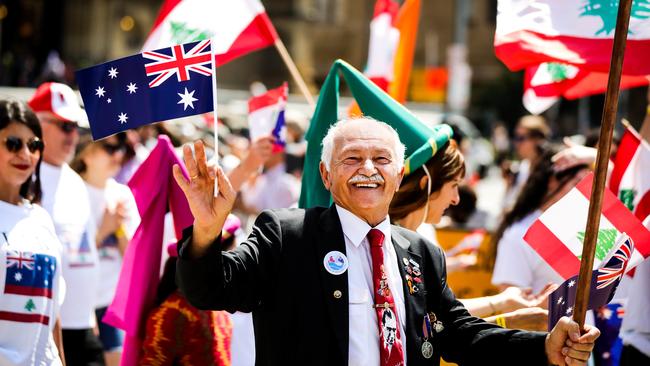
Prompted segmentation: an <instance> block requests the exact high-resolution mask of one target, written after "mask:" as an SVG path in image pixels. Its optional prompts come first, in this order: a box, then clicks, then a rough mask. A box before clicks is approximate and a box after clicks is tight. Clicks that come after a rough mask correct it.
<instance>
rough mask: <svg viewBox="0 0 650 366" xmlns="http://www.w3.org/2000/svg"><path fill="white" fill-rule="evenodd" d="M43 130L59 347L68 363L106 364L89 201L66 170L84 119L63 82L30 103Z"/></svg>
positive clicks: (43, 176)
mask: <svg viewBox="0 0 650 366" xmlns="http://www.w3.org/2000/svg"><path fill="white" fill-rule="evenodd" d="M29 105H30V107H32V109H33V110H34V112H36V116H37V117H38V119H39V122H40V124H41V128H42V129H43V141H44V142H45V150H44V151H43V163H42V164H41V182H42V189H43V200H42V204H43V208H45V210H46V211H47V212H48V213H49V214H50V216H51V217H52V221H53V222H54V228H55V230H56V234H57V236H58V238H59V240H60V241H61V244H62V245H63V249H64V251H63V266H62V268H63V278H64V279H65V282H66V296H65V300H64V301H63V304H62V305H61V327H62V328H63V332H62V334H63V346H64V347H65V348H66V349H69V350H74V352H66V353H65V357H66V363H67V364H69V365H93V366H94V365H104V354H103V350H102V345H101V342H100V341H99V338H98V337H97V335H96V334H95V333H94V331H93V329H94V328H95V325H96V319H95V293H96V292H97V283H98V281H99V256H98V254H97V247H96V246H95V224H94V222H93V218H92V216H91V213H90V200H89V198H88V193H87V192H86V185H85V184H84V181H83V180H82V179H81V177H80V176H79V175H78V174H77V173H75V172H74V170H72V168H70V166H69V165H68V162H69V161H70V160H71V159H72V156H73V154H74V152H75V148H76V146H77V143H78V142H79V132H78V130H77V129H78V125H77V122H78V121H82V120H84V119H85V113H84V112H83V110H82V109H81V108H80V107H79V100H78V99H77V96H76V95H75V93H74V91H72V89H70V87H68V86H67V85H64V84H58V83H45V84H42V85H41V86H39V87H38V89H37V90H36V93H35V94H34V95H33V96H32V98H31V99H30V101H29Z"/></svg>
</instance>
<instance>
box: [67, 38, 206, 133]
mask: <svg viewBox="0 0 650 366" xmlns="http://www.w3.org/2000/svg"><path fill="white" fill-rule="evenodd" d="M213 60H214V58H213V56H212V52H211V47H210V40H204V41H199V42H192V43H186V44H183V45H176V46H172V47H168V48H163V49H159V50H155V51H147V52H143V53H141V54H137V55H134V56H129V57H125V58H121V59H117V60H114V61H110V62H106V63H103V64H101V65H97V66H93V67H90V68H87V69H83V70H79V71H77V73H76V76H77V82H78V84H79V90H80V92H81V97H82V98H83V101H84V105H85V108H86V113H87V114H88V120H89V122H90V129H91V131H92V135H93V139H95V140H97V139H101V138H103V137H106V136H110V135H113V134H115V133H118V132H121V131H124V130H127V129H130V128H135V127H139V126H142V125H146V124H149V123H154V122H160V121H165V120H170V119H175V118H180V117H187V116H191V115H195V114H201V113H206V112H211V111H213V109H214V108H213V103H212V77H213Z"/></svg>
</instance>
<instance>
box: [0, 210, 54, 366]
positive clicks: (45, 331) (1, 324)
mask: <svg viewBox="0 0 650 366" xmlns="http://www.w3.org/2000/svg"><path fill="white" fill-rule="evenodd" d="M0 232H1V235H0V365H3V366H5V365H61V360H60V359H59V353H58V350H57V348H56V344H55V343H54V338H53V337H52V330H53V329H54V324H55V323H56V318H57V316H58V313H59V306H60V305H61V301H62V299H63V297H64V292H65V286H64V284H63V280H62V277H61V254H62V250H63V248H62V247H61V243H60V242H59V240H58V239H57V237H56V234H55V232H54V226H53V225H52V220H51V219H50V216H49V215H48V214H47V212H46V211H45V210H44V209H43V208H41V207H40V206H38V205H31V204H30V203H29V202H27V201H23V203H22V204H21V205H18V206H17V205H12V204H9V203H7V202H4V201H0Z"/></svg>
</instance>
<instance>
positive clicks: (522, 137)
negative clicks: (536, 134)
mask: <svg viewBox="0 0 650 366" xmlns="http://www.w3.org/2000/svg"><path fill="white" fill-rule="evenodd" d="M529 138H530V136H529V135H515V136H514V137H513V138H512V141H514V142H524V141H526V140H528V139H529Z"/></svg>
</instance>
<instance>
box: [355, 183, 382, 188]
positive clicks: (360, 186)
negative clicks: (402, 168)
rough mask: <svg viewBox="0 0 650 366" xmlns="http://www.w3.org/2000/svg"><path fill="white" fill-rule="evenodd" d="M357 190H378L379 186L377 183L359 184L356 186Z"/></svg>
mask: <svg viewBox="0 0 650 366" xmlns="http://www.w3.org/2000/svg"><path fill="white" fill-rule="evenodd" d="M354 186H355V187H357V188H377V187H379V184H377V183H357V184H355V185H354Z"/></svg>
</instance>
